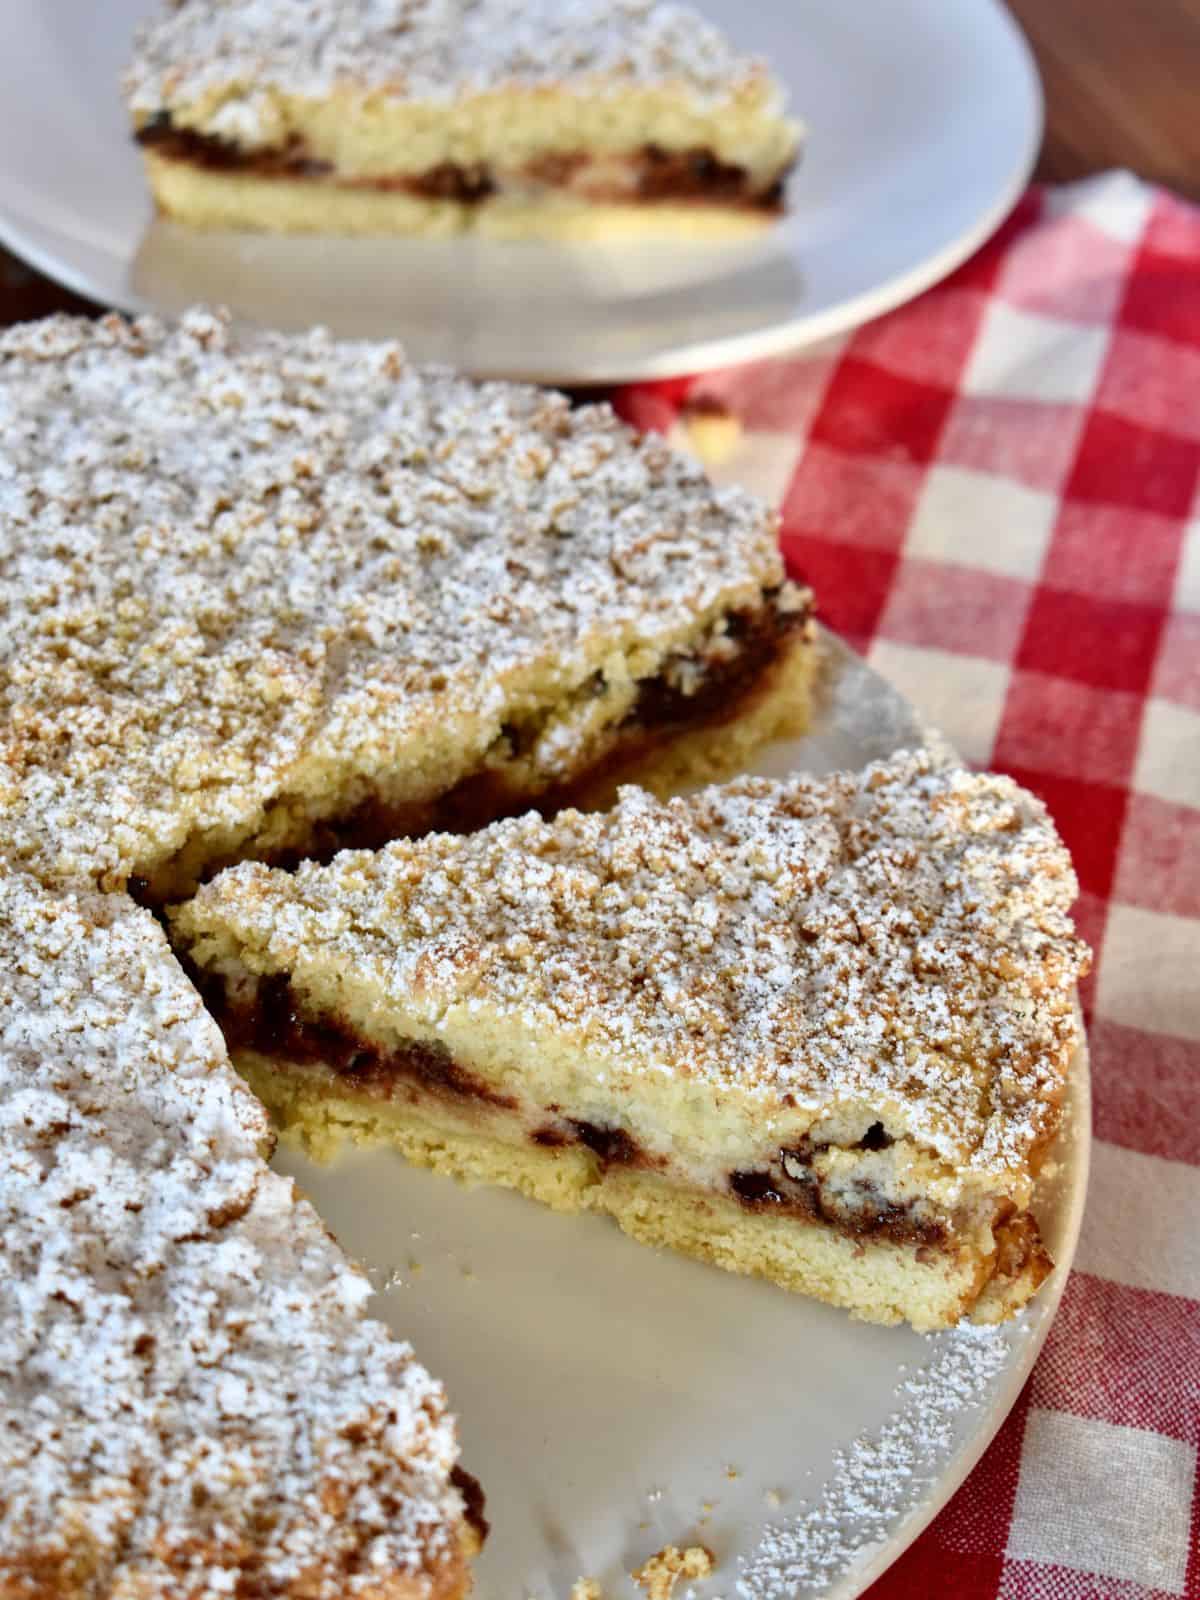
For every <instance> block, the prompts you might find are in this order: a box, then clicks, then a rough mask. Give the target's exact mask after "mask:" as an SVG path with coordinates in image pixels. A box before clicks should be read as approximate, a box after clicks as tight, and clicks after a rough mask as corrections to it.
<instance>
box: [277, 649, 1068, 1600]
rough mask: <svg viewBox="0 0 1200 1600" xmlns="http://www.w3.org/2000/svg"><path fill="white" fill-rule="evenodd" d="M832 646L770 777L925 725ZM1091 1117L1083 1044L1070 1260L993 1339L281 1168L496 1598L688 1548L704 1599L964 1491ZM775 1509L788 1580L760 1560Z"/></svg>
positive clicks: (552, 1224)
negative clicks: (458, 1467)
mask: <svg viewBox="0 0 1200 1600" xmlns="http://www.w3.org/2000/svg"><path fill="white" fill-rule="evenodd" d="M822 650H823V652H824V657H825V660H824V668H825V670H824V672H823V677H822V684H821V689H820V692H819V695H818V710H817V716H816V718H815V722H814V726H813V729H812V731H811V733H810V734H809V735H808V736H807V737H806V738H804V739H802V740H799V741H795V742H792V743H789V744H787V745H781V746H777V747H775V748H774V749H773V750H772V751H770V752H769V753H768V755H767V758H766V760H765V761H764V762H763V763H762V770H764V771H771V772H786V771H789V770H792V769H801V770H808V771H823V770H830V769H832V768H836V767H840V766H847V765H858V764H861V763H862V762H864V761H867V760H870V759H873V758H875V757H877V756H880V755H884V754H887V753H888V752H889V751H891V750H894V749H898V748H901V747H903V746H905V745H910V744H912V743H914V742H918V741H920V740H921V739H922V738H926V739H928V738H929V737H930V735H929V732H928V730H926V729H923V728H922V727H920V726H919V724H918V723H917V721H916V719H915V716H914V714H913V712H912V711H911V709H910V708H909V707H908V706H907V705H906V703H905V702H904V701H903V700H901V699H900V697H899V696H898V695H897V694H896V693H895V691H894V690H892V689H890V688H889V687H888V685H887V684H886V683H885V682H884V681H883V680H882V679H881V678H879V677H878V676H877V675H876V674H875V673H873V672H872V671H871V670H870V669H869V668H868V667H867V666H866V665H865V664H864V663H863V662H862V661H861V660H860V659H859V658H858V657H857V656H855V655H853V654H851V652H850V651H848V650H847V649H846V648H845V647H844V646H842V645H840V644H838V643H837V641H835V640H833V639H832V638H831V637H830V636H829V635H823V637H822ZM933 737H935V738H936V735H934V736H933ZM1089 1124H1090V1117H1089V1109H1088V1078H1087V1062H1086V1056H1085V1054H1084V1053H1082V1052H1081V1055H1080V1057H1079V1059H1078V1061H1077V1063H1076V1070H1075V1073H1074V1077H1073V1082H1072V1087H1071V1094H1070V1099H1069V1114H1068V1120H1067V1128H1066V1131H1065V1133H1064V1135H1063V1138H1062V1141H1061V1145H1060V1148H1059V1150H1058V1152H1057V1165H1058V1171H1057V1175H1056V1177H1055V1178H1054V1180H1053V1181H1052V1182H1048V1183H1047V1185H1046V1192H1045V1194H1044V1197H1043V1204H1042V1205H1041V1206H1040V1208H1039V1209H1040V1212H1041V1220H1042V1225H1043V1230H1044V1232H1045V1235H1046V1238H1047V1242H1048V1244H1049V1246H1050V1249H1051V1251H1052V1253H1053V1255H1054V1257H1055V1259H1056V1261H1057V1262H1058V1266H1057V1268H1056V1270H1055V1273H1054V1276H1053V1277H1052V1278H1051V1280H1050V1281H1049V1282H1048V1283H1047V1284H1046V1285H1045V1286H1044V1287H1043V1289H1042V1291H1041V1293H1040V1294H1039V1295H1038V1296H1037V1298H1036V1299H1035V1301H1034V1302H1033V1304H1032V1305H1031V1306H1030V1307H1029V1308H1028V1309H1027V1310H1026V1312H1025V1313H1024V1314H1023V1315H1022V1316H1021V1317H1020V1318H1018V1319H1017V1320H1016V1322H1015V1323H1013V1324H1011V1325H1009V1326H1008V1327H1006V1328H1004V1329H1002V1330H999V1331H990V1332H988V1333H986V1334H981V1333H979V1332H976V1331H963V1332H958V1331H955V1332H950V1333H946V1334H938V1335H934V1336H921V1335H918V1334H915V1333H913V1332H911V1330H909V1329H907V1328H875V1327H868V1326H866V1325H865V1324H862V1323H855V1322H852V1321H850V1319H849V1318H848V1317H846V1316H845V1315H844V1314H842V1313H841V1312H838V1311H834V1310H832V1309H830V1308H829V1307H827V1306H823V1305H818V1304H816V1303H815V1302H812V1301H807V1300H803V1299H800V1298H799V1297H797V1296H794V1295H789V1294H786V1293H784V1292H783V1291H782V1290H779V1289H775V1288H773V1287H771V1286H769V1285H766V1284H762V1283H756V1282H752V1281H750V1280H747V1279H742V1278H734V1277H731V1276H729V1275H727V1274H725V1273H722V1272H719V1271H717V1270H715V1269H713V1268H709V1267H705V1266H702V1265H699V1264H697V1263H695V1262H691V1261H686V1260H684V1259H683V1258H681V1257H678V1256H675V1255H672V1254H669V1253H665V1252H664V1253H659V1252H655V1251H651V1250H648V1249H646V1248H644V1247H643V1246H640V1245H637V1244H634V1243H633V1242H632V1241H631V1240H629V1239H627V1238H625V1236H624V1235H623V1234H621V1233H619V1232H618V1231H617V1229H616V1228H615V1227H614V1226H612V1225H611V1224H609V1223H608V1222H607V1221H605V1220H604V1219H601V1218H597V1217H562V1216H558V1215H556V1214H554V1213H552V1212H549V1211H546V1210H544V1209H542V1208H541V1207H539V1206H536V1205H534V1204H533V1203H532V1202H529V1201H526V1200H523V1199H521V1198H520V1197H519V1196H516V1195H513V1194H510V1193H506V1192H503V1191H498V1190H485V1189H480V1190H475V1191H471V1192H468V1191H466V1190H464V1189H461V1188H460V1187H458V1186H457V1185H456V1184H455V1183H453V1182H452V1181H451V1180H449V1179H446V1178H441V1177H437V1176H434V1175H433V1174H430V1173H427V1172H420V1171H416V1170H414V1169H411V1168H408V1167H406V1166H405V1165H404V1164H403V1163H402V1162H401V1161H400V1160H399V1158H397V1157H394V1156H391V1155H390V1154H386V1153H382V1152H379V1153H363V1152H359V1153H355V1154H351V1155H349V1156H345V1157H343V1158H342V1159H341V1160H340V1161H339V1162H337V1163H336V1164H335V1165H334V1166H332V1167H328V1168H321V1167H315V1166H313V1165H312V1164H311V1163H309V1162H308V1161H306V1160H305V1159H303V1158H302V1157H300V1156H299V1155H297V1154H296V1153H294V1152H292V1151H284V1152H282V1153H281V1154H280V1155H279V1156H277V1158H276V1164H277V1165H278V1166H279V1167H281V1168H282V1169H283V1170H285V1171H287V1172H290V1173H292V1174H294V1175H295V1177H296V1178H297V1179H298V1181H299V1182H300V1184H301V1186H302V1187H303V1188H305V1189H306V1190H307V1191H308V1192H309V1193H310V1194H311V1195H312V1196H313V1198H314V1199H315V1201H316V1203H317V1205H318V1208H319V1209H320V1212H321V1214H322V1216H323V1217H324V1218H325V1219H326V1221H327V1222H328V1223H329V1225H330V1227H331V1228H332V1229H333V1231H334V1232H335V1233H336V1234H337V1236H338V1237H339V1238H340V1239H341V1241H342V1243H343V1244H344V1245H345V1246H346V1247H347V1248H348V1249H349V1250H350V1252H351V1254H353V1255H355V1256H356V1257H357V1258H358V1259H360V1260H362V1261H364V1262H365V1263H367V1265H368V1268H369V1270H370V1272H371V1275H372V1278H373V1281H374V1282H375V1284H376V1286H377V1288H378V1289H379V1290H380V1293H379V1296H378V1301H377V1304H378V1309H379V1313H380V1315H382V1316H384V1317H385V1318H386V1319H387V1320H388V1321H389V1322H391V1323H392V1324H393V1325H394V1326H395V1328H396V1329H397V1330H398V1331H399V1332H400V1333H401V1334H403V1335H404V1336H405V1337H407V1338H411V1339H412V1341H413V1343H414V1344H415V1346H416V1348H417V1350H418V1351H419V1352H420V1353H421V1354H422V1355H423V1356H424V1357H425V1358H426V1359H427V1360H428V1362H429V1364H430V1365H431V1366H432V1367H433V1368H434V1370H435V1371H436V1372H438V1373H439V1374H440V1375H441V1376H442V1377H443V1378H444V1379H445V1381H446V1384H447V1387H448V1389H449V1392H450V1395H451V1397H452V1400H453V1403H454V1405H455V1407H456V1409H457V1410H458V1412H459V1414H460V1417H461V1436H462V1442H463V1450H464V1457H465V1461H466V1463H467V1465H468V1466H469V1467H470V1468H471V1470H472V1471H474V1472H476V1473H478V1475H479V1477H480V1478H481V1479H482V1481H483V1483H484V1484H485V1486H486V1489H487V1492H488V1496H489V1512H490V1515H491V1516H492V1518H493V1523H494V1530H493V1534H492V1537H491V1540H490V1541H489V1543H488V1546H487V1549H486V1551H485V1554H484V1556H483V1559H482V1561H481V1564H480V1569H479V1600H526V1597H527V1596H528V1597H530V1600H566V1597H567V1596H568V1594H569V1592H570V1589H571V1585H572V1583H573V1582H574V1580H575V1578H576V1577H578V1576H581V1575H588V1576H594V1577H596V1578H598V1579H600V1580H601V1581H602V1583H603V1586H604V1593H605V1595H606V1596H610V1597H611V1600H620V1597H622V1596H632V1595H633V1594H634V1592H635V1591H634V1589H633V1586H632V1584H631V1583H630V1580H629V1577H628V1573H629V1571H630V1569H631V1567H633V1566H634V1565H636V1564H638V1563H639V1562H641V1561H642V1560H644V1559H645V1558H646V1556H648V1555H650V1554H651V1553H653V1552H654V1551H655V1550H657V1549H659V1548H660V1547H661V1546H662V1545H664V1544H666V1543H675V1544H679V1545H683V1544H686V1543H689V1542H693V1541H696V1540H699V1541H700V1542H702V1543H704V1544H706V1545H709V1546H710V1547H711V1548H712V1549H713V1551H714V1552H715V1554H716V1556H717V1558H718V1562H719V1565H718V1570H717V1572H716V1573H715V1574H714V1576H713V1578H712V1579H711V1580H709V1581H708V1582H706V1583H701V1584H696V1585H694V1586H693V1587H692V1588H691V1589H689V1590H688V1592H689V1593H694V1594H695V1596H696V1600H701V1597H703V1600H716V1597H718V1596H721V1597H725V1600H734V1596H735V1595H740V1594H748V1595H749V1596H750V1600H803V1597H811V1596H816V1595H820V1596H822V1597H823V1600H850V1597H851V1596H854V1595H857V1594H860V1593H861V1592H862V1590H863V1589H864V1588H866V1586H867V1585H868V1584H869V1583H870V1582H871V1581H872V1580H873V1579H875V1578H876V1577H878V1576H879V1574H880V1573H881V1572H882V1571H883V1570H884V1569H885V1568H886V1567H887V1566H888V1565H889V1564H890V1563H891V1562H892V1561H893V1560H895V1558H896V1556H897V1555H898V1554H899V1553H900V1552H901V1551H902V1550H903V1549H904V1548H905V1546H906V1545H907V1544H909V1543H910V1542H911V1540H912V1539H913V1538H915V1536H916V1535H917V1533H918V1532H919V1531H920V1530H921V1528H923V1527H924V1525H925V1524H926V1523H927V1522H928V1521H929V1519H930V1518H931V1517H932V1516H933V1515H934V1513H935V1512H936V1511H937V1510H938V1508H939V1507H940V1506H941V1505H943V1504H944V1503H945V1501H946V1500H947V1499H948V1498H949V1497H950V1495H951V1494H952V1493H953V1491H954V1490H955V1489H956V1488H957V1487H958V1485H959V1484H960V1483H961V1482H962V1480H963V1478H964V1477H965V1476H966V1474H967V1472H968V1471H969V1470H970V1468H971V1467H972V1465H973V1464H974V1463H975V1461H976V1460H977V1459H978V1457H979V1456H980V1454H981V1453H982V1452H983V1450H984V1448H985V1447H986V1445H987V1443H988V1442H989V1440H990V1439H991V1438H992V1437H993V1435H994V1434H995V1432H996V1430H997V1428H998V1427H999V1426H1000V1424H1001V1422H1002V1421H1003V1419H1004V1417H1005V1415H1006V1414H1007V1412H1008V1410H1009V1408H1010V1406H1011V1405H1012V1404H1013V1402H1014V1400H1015V1399H1016V1397H1017V1395H1018V1393H1019V1392H1020V1389H1021V1386H1022V1384H1023V1383H1024V1381H1025V1379H1026V1377H1027V1376H1028V1374H1029V1371H1030V1369H1031V1367H1032V1365H1033V1362H1034V1359H1035V1357H1036V1355H1037V1352H1038V1350H1039V1349H1040V1348H1041V1345H1042V1342H1043V1340H1044V1338H1045V1336H1046V1332H1047V1330H1048V1328H1049V1325H1050V1321H1051V1319H1052V1317H1053V1315H1054V1311H1055V1308H1056V1306H1057V1304H1058V1300H1059V1297H1060V1295H1061V1292H1062V1287H1063V1284H1064V1283H1065V1281H1066V1274H1067V1269H1068V1266H1069V1264H1070V1261H1071V1258H1072V1256H1073V1254H1074V1250H1075V1242H1076V1238H1077V1236H1078V1232H1079V1223H1080V1217H1081V1213H1082V1208H1083V1198H1084V1190H1085V1187H1086V1182H1087V1164H1088V1128H1089ZM964 1395H965V1396H966V1403H965V1404H964V1402H963V1397H964ZM859 1440H869V1441H872V1442H873V1443H875V1444H876V1445H879V1444H880V1442H881V1441H882V1449H881V1456H880V1459H881V1460H882V1462H883V1463H884V1465H885V1467H886V1469H887V1470H886V1472H885V1475H884V1478H883V1480H882V1481H881V1480H880V1479H879V1478H878V1477H874V1476H872V1477H870V1478H867V1477H865V1476H864V1475H863V1473H861V1472H857V1471H856V1468H855V1465H854V1462H855V1459H856V1457H855V1450H854V1447H855V1442H856V1441H859ZM847 1452H849V1466H848V1467H847V1468H846V1469H844V1471H843V1479H844V1478H848V1479H849V1484H848V1485H847V1484H846V1483H845V1482H843V1481H841V1480H839V1477H838V1460H837V1458H838V1456H839V1453H843V1454H845V1453H847ZM849 1491H852V1492H849ZM779 1525H784V1527H785V1534H784V1543H781V1542H780V1541H778V1540H777V1541H776V1548H777V1549H778V1548H787V1549H790V1550H791V1551H792V1558H791V1559H792V1565H793V1571H792V1573H791V1574H790V1575H789V1574H788V1573H787V1571H786V1563H785V1562H782V1561H781V1560H780V1559H778V1558H777V1557H776V1558H770V1559H768V1558H767V1556H766V1555H765V1553H764V1552H766V1551H768V1550H769V1548H770V1546H769V1545H767V1544H764V1535H765V1530H766V1529H767V1528H768V1527H770V1526H779ZM755 1573H757V1574H758V1576H757V1577H754V1574H755ZM740 1582H745V1583H747V1585H748V1587H747V1588H746V1589H740V1588H739V1587H738V1585H739V1583H740ZM684 1588H687V1586H686V1585H685V1586H684ZM681 1594H682V1591H681Z"/></svg>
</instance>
